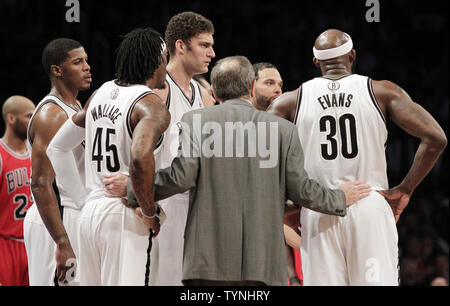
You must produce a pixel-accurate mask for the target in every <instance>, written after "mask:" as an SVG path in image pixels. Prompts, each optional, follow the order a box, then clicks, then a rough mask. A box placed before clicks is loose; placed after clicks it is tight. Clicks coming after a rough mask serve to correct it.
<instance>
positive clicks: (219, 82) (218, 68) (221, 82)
mask: <svg viewBox="0 0 450 306" xmlns="http://www.w3.org/2000/svg"><path fill="white" fill-rule="evenodd" d="M254 79H255V72H254V71H253V67H252V64H251V63H250V61H249V60H248V59H247V58H246V57H245V56H230V57H226V58H223V59H221V60H219V61H217V63H216V64H215V65H214V68H213V69H212V71H211V85H212V87H213V89H214V92H215V93H216V95H217V97H218V98H219V99H220V100H222V101H223V102H225V101H227V100H231V99H237V98H239V97H242V96H246V95H250V92H251V88H252V82H253V80H254Z"/></svg>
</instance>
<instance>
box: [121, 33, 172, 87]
mask: <svg viewBox="0 0 450 306" xmlns="http://www.w3.org/2000/svg"><path fill="white" fill-rule="evenodd" d="M123 37H124V39H123V41H122V42H121V43H120V46H119V47H118V48H117V50H116V55H117V56H116V78H117V82H118V83H119V84H121V85H133V84H144V83H145V82H146V81H147V80H148V79H150V78H152V77H153V74H154V72H155V70H156V69H157V68H158V66H159V65H160V64H161V63H162V61H163V58H162V51H163V50H162V48H163V43H164V40H163V38H162V37H161V35H160V34H159V33H158V32H157V31H155V30H154V29H152V28H145V29H142V28H138V29H135V30H133V31H131V32H130V33H128V34H126V35H125V36H123Z"/></svg>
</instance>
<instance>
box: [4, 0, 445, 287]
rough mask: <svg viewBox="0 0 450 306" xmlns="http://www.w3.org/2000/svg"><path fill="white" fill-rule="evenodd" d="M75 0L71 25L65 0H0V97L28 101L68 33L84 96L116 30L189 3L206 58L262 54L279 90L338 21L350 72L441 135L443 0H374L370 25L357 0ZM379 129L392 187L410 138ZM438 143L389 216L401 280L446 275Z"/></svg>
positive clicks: (107, 61)
mask: <svg viewBox="0 0 450 306" xmlns="http://www.w3.org/2000/svg"><path fill="white" fill-rule="evenodd" d="M79 2H80V9H81V16H80V23H68V22H67V21H66V19H65V16H66V11H67V10H69V7H66V6H65V3H66V1H65V0H60V1H59V0H34V1H32V0H0V25H1V26H0V44H1V47H0V52H1V53H0V54H1V71H2V73H0V84H1V85H0V101H1V103H3V101H5V100H6V98H7V97H9V96H11V95H17V94H18V95H24V96H27V97H29V98H30V99H32V100H33V101H34V102H35V103H36V104H37V103H38V102H39V101H40V99H41V98H43V97H44V96H45V95H46V94H47V93H48V92H49V90H50V82H49V80H48V78H47V76H46V75H45V73H44V71H43V69H42V65H41V52H42V50H43V48H44V47H45V45H46V44H47V43H48V42H49V41H50V40H51V39H54V38H58V37H70V38H73V39H76V40H78V41H80V42H81V43H82V44H83V45H84V47H85V49H86V51H87V53H88V55H89V63H90V65H91V68H92V69H91V71H92V73H93V80H94V81H93V84H92V87H91V90H90V91H88V92H85V93H81V94H80V96H79V98H80V100H81V101H82V102H84V101H86V100H87V98H88V97H89V94H90V93H92V91H93V90H95V89H96V88H98V87H99V86H100V85H101V84H102V83H103V82H105V81H107V80H110V79H112V78H113V77H114V51H115V49H116V47H117V46H118V44H119V43H120V41H121V38H120V35H123V34H126V33H127V32H129V31H130V30H132V29H133V28H136V27H145V26H151V27H153V28H155V29H156V30H158V31H159V32H160V33H161V34H164V31H165V26H166V24H167V22H168V20H169V19H170V17H171V16H173V15H174V14H176V13H179V12H182V11H186V10H192V11H195V12H197V13H200V14H202V15H204V16H205V17H207V18H209V19H210V20H211V21H212V22H213V23H214V25H215V31H216V32H215V35H214V39H215V46H214V48H215V51H216V60H217V59H219V58H222V57H225V56H229V55H237V54H239V55H245V56H247V57H248V58H249V59H250V61H252V62H253V63H256V62H259V61H268V62H271V63H273V64H275V65H276V66H277V67H278V69H279V71H280V73H281V75H282V77H283V79H284V83H285V87H284V91H289V90H294V89H296V88H297V87H298V86H299V85H300V84H301V83H302V82H304V81H306V80H309V79H311V78H313V77H315V76H318V73H319V71H318V70H316V68H315V67H314V66H313V65H312V57H313V55H312V46H313V42H314V40H315V38H316V37H317V36H318V35H319V34H320V33H321V32H323V31H324V30H326V29H328V28H338V29H341V30H343V31H345V32H347V33H349V34H350V35H351V36H352V38H353V41H354V48H355V49H356V50H357V54H358V59H357V63H356V67H355V72H356V73H358V74H363V75H369V76H371V77H372V78H373V79H376V80H382V79H387V80H391V81H393V82H395V83H397V84H398V85H400V86H401V87H402V88H404V89H405V90H406V91H407V92H408V93H409V94H410V96H411V97H412V98H413V100H414V101H416V102H417V103H419V104H421V105H422V106H423V107H424V108H425V109H427V110H428V111H429V112H430V113H431V114H432V115H433V116H434V118H436V120H437V121H438V122H439V123H440V125H441V126H442V128H443V129H444V130H445V132H446V133H447V134H448V115H449V111H448V104H449V100H448V42H449V39H448V1H434V0H430V1H418V0H416V1H405V0H389V1H387V0H380V1H379V2H380V8H381V11H380V18H381V22H379V23H368V22H367V21H366V19H365V16H366V12H367V10H368V9H369V7H366V1H365V0H341V1H331V0H326V1H325V0H314V1H313V0H307V1H279V2H275V1H256V0H241V1H232V0H228V1H221V2H216V1H206V0H197V1H164V2H163V1H138V0H128V1H106V0H101V1H97V0H96V1H87V0H80V1H79ZM388 128H389V140H388V146H387V150H386V154H387V159H388V176H389V180H390V186H391V187H393V186H395V185H397V184H398V183H400V182H401V180H402V179H403V177H404V176H405V175H406V173H407V171H408V170H409V167H410V165H411V163H412V161H413V158H414V154H415V150H416V148H417V146H418V140H417V139H414V138H413V137H410V136H408V135H407V134H406V133H405V132H403V131H402V130H400V129H399V128H398V127H396V126H394V125H392V124H390V123H388ZM3 131H4V124H3V123H2V124H1V131H0V132H1V133H0V134H3ZM447 151H448V150H446V151H445V152H444V155H443V157H442V158H441V159H440V160H439V162H438V164H437V165H436V166H435V168H434V169H433V170H432V172H431V173H430V174H429V175H428V177H427V178H426V179H425V180H424V181H423V182H422V184H421V185H420V186H419V187H418V188H417V189H416V191H415V193H414V194H413V197H412V199H411V202H410V205H409V206H408V208H407V209H406V210H405V212H404V213H403V215H402V218H401V219H400V222H399V224H398V230H399V246H400V252H401V254H400V255H401V256H400V258H401V260H400V263H401V267H402V269H401V276H402V284H403V285H429V283H430V281H431V280H432V279H433V278H434V277H435V276H438V275H444V276H445V277H446V278H447V279H448V251H449V247H448V241H449V237H448V232H449V224H448V217H449V210H448V209H449V199H448V194H449V192H448V183H449V159H448V153H447Z"/></svg>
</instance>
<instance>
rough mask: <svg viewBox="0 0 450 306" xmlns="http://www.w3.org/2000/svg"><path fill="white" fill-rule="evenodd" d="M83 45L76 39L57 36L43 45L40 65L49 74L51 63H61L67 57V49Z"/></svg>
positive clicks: (70, 49)
mask: <svg viewBox="0 0 450 306" xmlns="http://www.w3.org/2000/svg"><path fill="white" fill-rule="evenodd" d="M80 47H83V46H82V45H81V44H80V43H79V42H78V41H76V40H73V39H70V38H57V39H54V40H52V41H51V42H49V43H48V44H47V46H45V48H44V51H43V52H42V66H43V67H44V70H45V72H46V73H47V74H48V75H50V74H51V68H52V66H53V65H61V64H62V63H63V62H64V60H65V59H66V58H67V56H68V53H69V51H72V50H73V49H77V48H80Z"/></svg>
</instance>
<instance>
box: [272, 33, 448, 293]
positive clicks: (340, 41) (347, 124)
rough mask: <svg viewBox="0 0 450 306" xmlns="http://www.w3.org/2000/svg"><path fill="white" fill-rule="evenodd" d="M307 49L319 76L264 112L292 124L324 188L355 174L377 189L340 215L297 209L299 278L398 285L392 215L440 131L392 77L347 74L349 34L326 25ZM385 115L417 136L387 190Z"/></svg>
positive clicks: (421, 173)
mask: <svg viewBox="0 0 450 306" xmlns="http://www.w3.org/2000/svg"><path fill="white" fill-rule="evenodd" d="M313 50H314V59H313V61H314V64H315V65H316V66H317V67H318V68H320V70H321V72H322V77H319V78H315V79H313V80H311V81H309V82H306V83H304V84H303V85H302V86H300V88H299V89H297V90H295V91H292V92H289V93H286V94H284V95H283V96H281V97H280V98H279V99H277V100H276V101H274V103H273V104H272V105H271V106H270V108H269V112H272V113H274V114H277V115H280V116H281V117H283V118H285V119H288V120H290V121H292V122H294V123H295V124H296V125H297V126H298V130H299V134H300V135H299V137H300V141H301V144H302V148H303V150H304V153H305V168H306V171H307V172H308V174H309V175H310V177H311V178H313V179H316V180H317V181H319V182H320V183H322V184H324V185H325V186H326V187H329V188H332V187H333V186H337V185H339V184H342V183H343V182H346V181H352V180H361V181H365V182H367V183H368V184H369V185H371V186H372V188H373V189H374V190H378V192H372V194H371V195H370V196H369V197H368V198H366V199H363V200H361V201H359V202H358V203H357V204H355V205H354V206H352V207H350V209H349V211H348V213H347V216H345V217H344V218H342V219H338V218H333V217H332V216H326V215H323V214H320V213H316V212H313V211H311V210H308V209H305V208H304V209H302V210H301V234H302V246H301V256H302V261H303V263H304V265H303V273H304V284H305V285H398V271H397V263H398V246H397V241H398V235H397V229H396V221H398V218H399V217H400V214H401V213H402V211H403V209H404V208H405V207H406V206H407V205H408V202H409V199H410V197H411V194H412V193H413V191H414V189H415V188H416V187H417V186H418V185H419V183H420V182H421V181H422V180H423V179H424V177H425V176H426V175H427V174H428V173H429V171H430V170H431V169H432V168H433V166H434V164H435V163H436V161H437V159H438V158H439V156H440V154H441V153H442V151H443V150H444V148H445V146H446V144H447V139H446V136H445V134H444V132H443V131H442V129H441V127H440V126H439V124H438V123H437V122H436V121H435V120H434V119H433V118H432V117H431V115H430V114H429V113H428V112H427V111H426V110H425V109H423V108H422V107H421V106H420V105H419V104H416V103H415V102H413V101H412V100H411V98H410V97H409V96H408V94H407V93H406V92H405V91H403V90H402V89H401V88H400V87H398V86H397V85H395V84H394V83H392V82H389V81H374V80H372V79H370V78H368V77H365V76H361V75H357V74H352V66H353V63H354V61H355V57H356V52H355V50H354V49H353V43H352V39H351V37H350V36H349V35H347V34H345V33H343V32H341V31H339V30H327V31H325V32H324V33H322V34H321V35H320V36H319V37H318V38H317V40H316V42H315V46H314V49H313ZM386 119H390V120H392V121H393V122H394V123H395V124H397V125H398V126H400V127H401V128H402V129H403V130H405V131H406V132H407V133H409V134H410V135H412V136H415V137H418V138H419V139H420V140H421V142H420V146H419V148H418V150H417V152H416V156H415V158H414V161H413V164H412V166H411V169H410V170H409V172H408V174H407V175H406V177H405V179H404V180H403V181H402V183H400V185H398V186H396V187H394V188H391V189H389V190H386V189H388V181H387V175H386V157H385V143H386V139H387V130H386ZM383 196H384V197H383Z"/></svg>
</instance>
